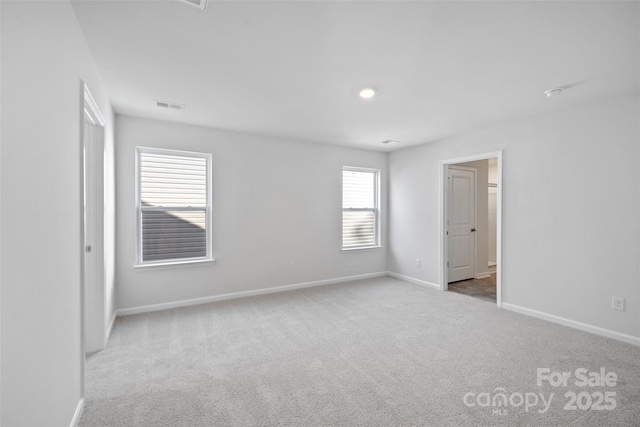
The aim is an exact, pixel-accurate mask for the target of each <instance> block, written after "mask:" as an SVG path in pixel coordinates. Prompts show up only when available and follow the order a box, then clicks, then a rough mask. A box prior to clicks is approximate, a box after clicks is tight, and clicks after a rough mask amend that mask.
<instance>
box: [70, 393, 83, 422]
mask: <svg viewBox="0 0 640 427" xmlns="http://www.w3.org/2000/svg"><path fill="white" fill-rule="evenodd" d="M83 410H84V398H83V399H80V401H79V402H78V406H77V407H76V412H75V414H73V419H72V420H71V424H70V425H69V427H76V426H77V425H78V423H79V422H80V417H81V416H82V411H83Z"/></svg>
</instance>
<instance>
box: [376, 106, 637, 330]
mask: <svg viewBox="0 0 640 427" xmlns="http://www.w3.org/2000/svg"><path fill="white" fill-rule="evenodd" d="M567 96H570V94H567ZM639 114H640V108H639V99H638V96H637V95H636V96H628V97H619V98H616V99H610V100H605V101H602V102H598V103H594V104H590V105H585V106H582V107H579V108H572V109H569V110H564V111H560V112H557V113H554V114H549V115H544V116H539V117H534V118H530V119H527V120H523V121H519V122H516V123H512V124H508V125H504V126H499V127H494V128H490V129H485V130H482V131H478V132H473V133H469V134H466V135H461V136H457V137H454V138H449V139H447V140H444V141H441V142H437V143H433V144H426V145H422V146H418V147H414V148H408V149H405V150H401V151H396V152H393V153H391V154H390V156H389V175H390V190H389V191H390V205H389V209H390V223H389V233H390V234H389V235H390V250H389V260H388V264H389V270H390V271H392V272H396V273H399V274H403V275H407V276H411V277H414V278H417V279H420V280H424V281H428V282H432V283H436V284H439V283H440V259H439V257H440V255H439V244H440V243H439V224H440V219H439V211H440V207H439V186H440V185H441V184H440V177H439V162H440V161H441V160H443V159H449V158H456V157H462V156H466V155H471V154H477V153H484V152H489V151H494V150H498V149H504V157H503V160H504V168H503V183H504V185H503V191H504V193H503V203H504V204H503V215H504V216H503V221H504V223H503V224H504V229H503V233H504V234H503V302H506V303H510V304H514V305H517V306H521V307H525V308H529V309H533V310H538V311H540V312H543V313H548V314H553V315H556V316H560V317H564V318H568V319H571V320H574V321H578V322H583V323H586V324H590V325H595V326H598V327H601V328H605V329H609V330H613V331H617V332H620V333H624V334H629V335H633V336H636V337H638V336H640V282H639V273H638V259H639V258H638V257H639V250H638V247H639V243H640V236H639V228H638V218H640V202H639V194H640V193H639V191H638V188H639V183H640V174H639V170H640V169H639V168H638V161H639V160H640V152H639V150H640V144H639V143H638V142H639V140H640V129H639V121H638V117H639ZM416 258H421V259H422V260H423V262H422V268H416V267H415V264H414V260H415V259H416ZM613 295H616V296H621V297H625V298H626V300H627V310H626V311H624V312H620V311H613V310H611V297H612V296H613Z"/></svg>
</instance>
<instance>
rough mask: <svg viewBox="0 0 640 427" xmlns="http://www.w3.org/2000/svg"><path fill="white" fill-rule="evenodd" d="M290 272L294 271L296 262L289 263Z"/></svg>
mask: <svg viewBox="0 0 640 427" xmlns="http://www.w3.org/2000/svg"><path fill="white" fill-rule="evenodd" d="M289 269H290V270H295V269H296V262H295V261H291V266H290V267H289Z"/></svg>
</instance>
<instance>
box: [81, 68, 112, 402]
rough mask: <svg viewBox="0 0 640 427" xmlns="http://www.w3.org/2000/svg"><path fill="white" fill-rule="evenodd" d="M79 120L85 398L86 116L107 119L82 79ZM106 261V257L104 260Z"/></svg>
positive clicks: (99, 122) (102, 122) (100, 121)
mask: <svg viewBox="0 0 640 427" xmlns="http://www.w3.org/2000/svg"><path fill="white" fill-rule="evenodd" d="M79 113H80V114H79V120H80V126H79V131H80V150H79V151H80V159H79V161H80V195H79V196H80V244H79V247H80V360H81V367H80V396H81V398H82V399H84V396H85V375H84V372H85V359H86V338H85V333H86V316H87V312H86V309H87V308H86V304H85V298H86V295H85V293H86V286H87V284H86V283H85V225H86V224H85V207H84V204H85V200H84V192H85V188H86V184H85V174H84V168H85V156H84V145H85V118H88V119H89V121H90V122H92V123H93V124H95V125H97V126H101V127H103V128H105V129H106V123H107V122H106V120H105V119H104V116H103V115H102V113H101V111H100V108H98V104H97V103H96V101H95V99H94V98H93V95H91V91H90V90H89V87H88V86H87V85H86V84H85V82H84V81H82V80H80V111H79ZM102 261H103V262H104V258H103V260H102Z"/></svg>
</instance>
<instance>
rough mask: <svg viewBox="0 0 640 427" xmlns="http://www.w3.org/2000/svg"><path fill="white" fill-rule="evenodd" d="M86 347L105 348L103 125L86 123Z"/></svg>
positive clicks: (84, 171)
mask: <svg viewBox="0 0 640 427" xmlns="http://www.w3.org/2000/svg"><path fill="white" fill-rule="evenodd" d="M83 148H84V167H83V173H84V307H85V308H84V322H85V351H86V352H87V353H91V352H95V351H98V350H102V349H104V344H105V343H104V337H105V324H104V314H105V313H104V306H105V304H104V303H105V294H104V284H105V281H104V128H103V127H102V126H97V125H94V124H92V123H90V122H88V121H85V123H84V143H83Z"/></svg>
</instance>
